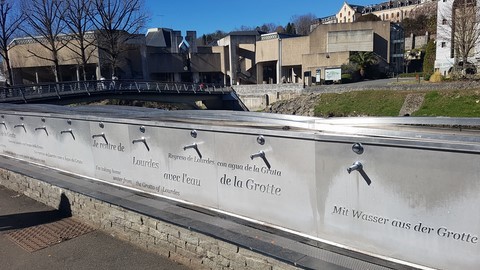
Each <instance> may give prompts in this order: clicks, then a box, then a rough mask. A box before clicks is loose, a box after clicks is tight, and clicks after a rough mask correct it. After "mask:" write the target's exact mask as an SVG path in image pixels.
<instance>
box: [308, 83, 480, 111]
mask: <svg viewBox="0 0 480 270" xmlns="http://www.w3.org/2000/svg"><path fill="white" fill-rule="evenodd" d="M409 93H412V92H407V91H358V92H348V93H342V94H322V95H321V98H320V101H319V103H318V104H317V105H316V107H315V115H316V116H321V117H327V116H398V113H399V111H400V109H401V107H402V105H403V102H404V100H405V97H406V96H407V94H409ZM425 93H426V94H425V101H424V103H423V105H422V107H421V108H420V110H419V111H417V112H415V113H414V114H413V116H446V117H448V116H450V117H480V90H479V89H469V90H453V91H452V90H450V91H430V92H426V91H425Z"/></svg>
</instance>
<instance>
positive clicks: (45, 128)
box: [35, 126, 48, 136]
mask: <svg viewBox="0 0 480 270" xmlns="http://www.w3.org/2000/svg"><path fill="white" fill-rule="evenodd" d="M41 129H43V130H44V131H45V133H46V134H47V136H48V131H47V127H46V126H43V127H38V128H35V131H37V130H41Z"/></svg>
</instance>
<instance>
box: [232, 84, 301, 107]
mask: <svg viewBox="0 0 480 270" xmlns="http://www.w3.org/2000/svg"><path fill="white" fill-rule="evenodd" d="M232 88H233V89H234V90H235V92H237V94H238V96H239V97H240V99H241V100H242V102H243V103H244V104H245V106H247V108H248V109H249V110H250V111H258V110H263V109H265V108H266V107H267V106H269V105H270V104H272V103H273V102H276V101H279V100H285V99H290V98H293V97H296V96H298V95H300V94H301V93H302V92H303V85H302V84H296V83H288V84H255V85H234V86H232Z"/></svg>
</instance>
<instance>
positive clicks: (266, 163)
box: [250, 151, 271, 169]
mask: <svg viewBox="0 0 480 270" xmlns="http://www.w3.org/2000/svg"><path fill="white" fill-rule="evenodd" d="M254 158H261V159H263V162H265V165H267V168H268V169H270V168H271V166H270V162H268V160H267V157H266V156H265V152H263V151H260V152H258V153H255V154H252V155H250V159H251V160H253V159H254Z"/></svg>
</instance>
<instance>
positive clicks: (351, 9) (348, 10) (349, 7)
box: [311, 0, 443, 29]
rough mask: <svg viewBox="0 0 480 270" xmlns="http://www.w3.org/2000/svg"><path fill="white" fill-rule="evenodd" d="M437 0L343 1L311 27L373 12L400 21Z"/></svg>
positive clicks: (349, 20) (352, 18)
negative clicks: (361, 4) (374, 2)
mask: <svg viewBox="0 0 480 270" xmlns="http://www.w3.org/2000/svg"><path fill="white" fill-rule="evenodd" d="M437 1H438V0H396V1H386V2H382V3H379V4H373V5H368V6H360V5H354V4H350V3H347V2H346V1H345V2H344V3H343V5H342V7H341V8H340V10H339V11H338V12H337V13H336V14H334V15H331V16H327V17H323V18H319V19H317V21H316V22H315V23H314V24H313V26H312V27H311V28H312V29H313V28H314V27H315V26H316V25H319V24H330V23H350V22H355V21H357V20H358V18H360V17H361V16H363V15H367V14H374V15H375V16H377V17H379V18H380V19H381V20H382V21H389V22H394V23H400V22H402V21H403V20H404V19H405V18H411V17H412V16H414V15H415V11H416V10H418V9H421V8H429V7H433V9H434V7H435V5H436V2H437ZM441 1H443V0H441Z"/></svg>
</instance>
